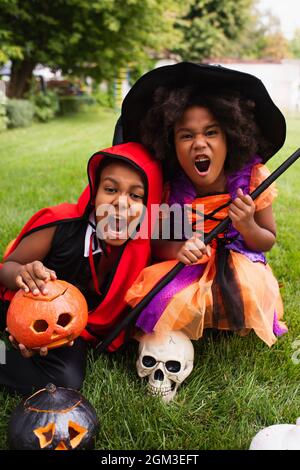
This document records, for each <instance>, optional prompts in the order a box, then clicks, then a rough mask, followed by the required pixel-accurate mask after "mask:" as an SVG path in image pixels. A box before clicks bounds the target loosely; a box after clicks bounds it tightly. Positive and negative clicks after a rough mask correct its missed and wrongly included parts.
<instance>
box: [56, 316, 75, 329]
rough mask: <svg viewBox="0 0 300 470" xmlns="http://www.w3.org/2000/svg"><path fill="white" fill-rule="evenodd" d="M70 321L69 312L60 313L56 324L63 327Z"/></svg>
mask: <svg viewBox="0 0 300 470" xmlns="http://www.w3.org/2000/svg"><path fill="white" fill-rule="evenodd" d="M71 321H72V315H70V314H69V313H61V314H60V315H59V317H58V320H57V325H59V326H62V327H63V328H65V327H66V326H68V324H69V323H70V322H71Z"/></svg>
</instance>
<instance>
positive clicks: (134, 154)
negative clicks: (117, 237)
mask: <svg viewBox="0 0 300 470" xmlns="http://www.w3.org/2000/svg"><path fill="white" fill-rule="evenodd" d="M104 157H112V158H113V159H114V160H115V159H120V160H125V161H127V162H128V163H130V164H131V165H133V166H134V167H135V168H136V169H138V170H139V171H140V172H141V173H142V174H143V176H144V179H145V181H146V182H147V187H146V191H145V200H146V202H145V204H146V206H147V213H146V215H145V216H144V217H143V219H142V221H141V224H140V230H139V233H137V234H136V236H135V237H134V238H133V239H129V240H128V241H126V242H125V244H124V245H123V246H122V248H123V249H122V250H121V254H120V258H119V262H118V264H117V267H116V270H115V272H114V273H112V277H111V278H110V282H109V285H108V286H107V288H106V289H105V292H104V293H103V294H102V296H101V297H99V304H98V306H97V307H96V308H94V309H93V310H91V311H90V312H89V320H88V325H87V328H86V329H85V330H84V331H83V333H82V336H83V337H84V339H86V340H87V341H90V342H92V343H94V344H96V343H97V342H98V341H99V340H100V339H101V338H103V337H104V336H105V335H106V334H107V333H108V332H109V331H110V330H111V329H112V328H113V327H114V325H115V324H116V323H117V322H118V320H119V318H121V317H122V316H123V315H126V308H128V306H127V304H126V303H125V301H124V295H125V293H126V292H127V290H128V289H129V287H130V286H131V284H132V283H133V282H134V281H135V279H136V278H137V276H138V274H139V273H140V272H141V270H142V269H143V268H144V267H145V266H146V265H147V264H148V262H149V260H150V237H151V233H152V232H153V229H154V226H153V225H154V223H155V220H156V215H155V211H154V210H153V205H154V204H156V205H157V206H158V205H159V204H160V202H161V197H162V174H161V168H160V164H159V163H158V162H157V161H155V160H154V159H153V158H152V157H151V155H150V154H149V153H148V151H147V150H146V149H145V148H144V147H143V146H142V145H141V144H138V143H134V142H129V143H126V144H121V145H115V146H113V147H110V148H107V149H105V150H101V151H99V152H97V153H95V154H94V155H93V156H92V157H91V158H90V160H89V162H88V168H87V171H88V178H89V185H88V186H87V187H86V188H85V190H84V191H83V193H82V194H81V196H80V197H79V199H78V202H77V204H69V203H63V204H59V205H58V206H53V207H48V208H45V209H41V210H40V211H38V212H37V213H36V214H34V215H33V216H32V217H31V219H30V220H29V221H28V222H27V223H26V225H25V226H24V228H23V229H22V231H21V233H20V234H19V236H18V237H17V238H16V240H15V241H14V243H13V244H12V245H11V246H10V247H9V249H8V251H7V252H6V254H5V257H6V256H8V255H9V254H11V253H12V252H13V251H14V250H15V248H16V247H17V246H18V245H19V243H20V242H21V240H22V239H23V238H25V237H26V236H28V235H29V234H31V233H33V232H35V231H37V230H41V229H44V228H46V227H49V226H51V225H57V224H62V223H65V222H69V221H76V220H78V221H80V222H82V221H84V220H86V221H88V218H89V215H90V213H91V212H92V211H93V209H94V198H95V195H96V191H97V188H95V176H96V170H97V168H98V166H99V163H100V162H101V160H102V159H103V158H104ZM151 208H152V211H151ZM151 212H152V217H151ZM139 234H142V235H143V236H142V237H139ZM82 249H83V248H82ZM82 256H83V254H82ZM1 266H2V265H1V264H0V269H1ZM14 294H15V292H12V291H9V290H8V289H6V288H4V286H2V285H1V284H0V300H2V301H5V300H6V301H7V300H8V301H10V300H11V299H12V297H13V296H14ZM123 341H124V333H123V334H122V335H120V336H119V337H118V338H116V340H115V341H114V342H113V343H112V344H111V345H110V347H109V350H110V351H114V350H116V349H117V348H118V347H119V346H120V345H121V344H122V343H123Z"/></svg>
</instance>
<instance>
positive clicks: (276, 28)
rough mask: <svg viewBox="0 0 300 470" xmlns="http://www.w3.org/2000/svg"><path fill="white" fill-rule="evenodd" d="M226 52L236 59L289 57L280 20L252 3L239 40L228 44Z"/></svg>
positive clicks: (269, 11) (277, 58) (279, 58)
mask: <svg viewBox="0 0 300 470" xmlns="http://www.w3.org/2000/svg"><path fill="white" fill-rule="evenodd" d="M227 53H228V55H229V56H230V57H234V58H237V59H265V60H281V59H283V58H285V57H289V48H288V41H287V39H286V38H285V37H284V35H283V33H282V32H281V25H280V20H279V18H277V17H276V16H274V14H273V13H272V12H271V10H266V11H265V12H264V13H261V11H259V10H258V9H257V7H256V5H255V4H254V5H253V8H252V10H251V12H250V15H249V17H248V21H247V24H246V26H245V28H244V30H243V31H242V33H241V35H240V38H239V41H238V42H232V43H230V44H229V47H228V49H227Z"/></svg>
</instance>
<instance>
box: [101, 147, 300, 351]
mask: <svg viewBox="0 0 300 470" xmlns="http://www.w3.org/2000/svg"><path fill="white" fill-rule="evenodd" d="M299 156H300V148H298V149H297V150H296V151H295V152H294V153H293V154H292V155H291V156H290V157H289V158H287V160H285V161H284V162H283V163H282V164H281V165H280V166H279V167H278V168H277V169H276V170H275V171H273V173H271V174H270V175H269V176H268V177H267V178H266V179H265V180H264V181H263V182H262V183H261V184H260V185H259V186H258V187H257V188H256V189H255V190H254V191H253V192H252V193H251V194H250V196H251V198H252V199H253V200H255V199H256V198H257V197H258V196H260V194H261V193H262V192H263V191H265V190H266V189H267V188H268V187H269V186H270V185H271V184H272V183H273V182H274V181H275V180H276V179H277V178H279V176H281V175H282V174H283V173H284V172H285V171H286V170H287V169H288V168H289V167H290V166H291V165H292V164H293V163H295V161H296V160H297V159H298V158H299ZM230 221H231V220H230V217H226V218H225V219H224V220H222V222H220V223H219V224H218V225H217V226H216V227H215V228H214V229H213V230H212V231H211V232H209V233H208V234H207V235H206V236H205V237H204V243H205V245H208V244H209V243H210V242H211V241H212V240H213V239H214V238H215V237H216V236H217V235H219V234H220V233H222V232H223V231H224V230H225V229H226V227H227V226H228V224H229V223H230ZM184 267H185V264H184V263H182V262H178V263H177V264H176V265H175V266H174V267H173V268H172V269H171V271H169V272H168V273H167V274H166V275H165V277H164V278H163V279H161V281H159V283H158V284H156V286H154V288H153V289H152V290H151V291H150V292H148V294H147V295H146V296H145V297H144V298H143V299H142V300H141V302H140V303H138V304H137V305H136V306H135V308H134V309H132V310H131V312H129V314H128V315H127V316H126V317H125V318H123V319H122V320H121V321H120V322H119V323H118V324H117V325H116V327H115V328H114V329H113V330H112V331H111V332H110V333H109V334H108V335H107V336H106V338H104V340H103V341H101V342H100V343H98V344H97V346H96V350H97V351H98V352H99V353H101V352H102V351H104V350H105V349H106V348H107V347H108V346H109V345H110V343H111V342H112V341H113V340H114V339H115V338H116V337H117V336H118V335H119V334H120V333H121V331H122V330H124V328H126V327H127V326H128V325H130V324H132V323H133V322H135V321H136V320H137V318H138V316H139V314H140V313H141V311H142V310H143V309H144V308H145V307H146V306H147V305H148V304H149V302H151V300H152V299H153V297H155V296H156V294H158V292H160V291H161V290H162V289H163V288H164V287H165V286H166V285H167V284H168V283H169V282H170V281H172V279H174V277H175V276H176V275H177V274H178V273H179V272H180V271H181V270H182V269H183V268H184Z"/></svg>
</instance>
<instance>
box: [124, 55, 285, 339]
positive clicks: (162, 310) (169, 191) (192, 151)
mask: <svg viewBox="0 0 300 470" xmlns="http://www.w3.org/2000/svg"><path fill="white" fill-rule="evenodd" d="M151 84H152V85H151ZM143 93H144V95H145V96H144V103H146V105H144V108H142V106H141V105H140V106H139V105H138V102H139V103H141V102H142V97H143ZM137 99H138V101H136V100H137ZM125 101H126V102H124V105H123V110H122V125H123V132H124V137H125V139H126V138H128V136H132V135H133V134H134V132H136V131H134V122H133V117H132V113H133V111H134V112H135V113H136V114H137V115H138V119H141V116H142V114H143V115H144V118H143V119H141V126H140V128H139V131H138V132H139V134H138V135H135V138H136V139H139V140H140V141H141V142H143V143H144V145H145V146H147V147H148V148H149V150H151V151H152V152H153V153H154V155H155V156H156V157H157V158H158V159H161V160H163V161H164V162H165V166H164V168H165V170H166V175H168V182H167V184H166V188H165V189H166V191H165V201H166V202H167V203H168V204H169V205H172V204H174V203H177V204H179V205H180V206H182V207H183V206H185V208H186V209H187V215H188V217H189V220H190V222H191V223H192V227H193V236H192V237H191V238H189V239H187V240H186V239H184V237H181V239H180V240H178V239H177V240H174V239H173V240H163V239H160V240H157V241H154V244H153V245H154V246H153V252H154V256H156V257H157V258H158V259H160V260H165V261H164V262H161V263H158V264H155V265H154V266H151V267H148V268H145V269H144V270H143V271H142V272H141V274H140V275H139V277H138V279H137V280H136V281H135V283H134V284H133V285H132V286H131V288H130V289H129V291H128V293H127V296H126V300H127V301H128V303H129V304H130V305H131V306H135V305H136V304H137V303H139V302H140V301H141V300H142V298H143V297H145V295H146V294H147V293H148V292H149V291H150V290H151V289H152V288H153V287H154V286H155V285H156V284H157V283H158V282H159V280H160V279H162V278H163V277H164V276H165V275H166V274H167V273H168V272H169V271H170V270H171V269H172V268H173V267H174V266H175V264H177V262H178V260H179V261H181V262H183V263H184V264H185V265H186V266H185V267H184V268H183V269H182V270H181V272H180V273H178V274H177V276H176V277H175V278H174V279H173V280H172V281H171V282H170V283H169V284H168V285H167V286H165V287H164V288H163V289H162V290H161V291H160V292H159V293H158V294H157V295H156V296H155V297H154V298H153V299H152V300H151V301H150V303H149V304H148V305H147V307H145V309H144V310H143V311H142V313H141V314H140V317H139V319H138V321H137V326H138V327H139V328H140V329H141V330H142V331H143V332H145V333H149V332H152V331H153V330H154V331H157V332H159V331H166V330H181V331H183V332H184V333H185V334H187V336H188V337H189V338H190V339H198V338H200V337H201V336H202V334H203V330H204V329H205V328H217V329H220V330H231V331H236V332H237V333H239V334H240V335H245V334H247V333H248V332H250V331H251V330H254V331H255V333H256V334H257V335H258V336H259V337H260V338H261V339H262V340H263V341H264V342H265V343H266V344H267V345H268V346H271V345H272V344H273V343H274V342H275V341H276V336H278V335H280V334H282V333H284V332H285V331H286V327H285V325H284V324H283V323H282V322H281V321H280V319H281V318H282V316H283V305H282V300H281V296H280V293H279V287H278V283H277V280H276V279H275V277H274V275H273V273H272V270H271V268H270V266H269V264H268V263H267V261H266V258H265V255H264V252H267V251H269V250H270V249H271V248H272V246H273V245H274V243H275V240H276V227H275V221H274V217H273V213H272V201H273V199H274V198H275V197H276V194H277V192H276V188H275V187H274V185H272V186H271V187H269V188H268V189H267V190H266V191H265V192H264V193H262V194H261V196H259V197H258V198H257V199H256V200H255V202H254V201H253V200H252V199H251V197H250V196H249V193H251V192H252V191H253V190H254V189H255V188H256V187H257V186H258V185H259V184H260V183H261V182H262V181H263V180H264V179H265V178H266V177H267V176H268V175H269V171H268V170H267V168H266V166H265V165H264V163H265V162H266V161H267V160H268V159H269V158H270V157H271V156H272V155H273V154H274V153H276V152H277V151H278V150H279V148H280V147H281V146H282V145H283V143H284V140H285V120H284V117H283V115H282V114H281V113H280V111H279V110H278V108H277V107H276V106H275V105H274V103H273V102H272V100H271V98H270V96H269V95H268V93H267V91H266V89H265V87H264V86H263V84H262V83H261V82H260V80H258V79H257V78H256V77H254V76H252V75H248V74H244V73H241V72H237V71H233V70H230V69H226V68H223V67H218V66H208V65H196V64H192V63H181V64H177V65H173V66H167V67H162V68H160V69H156V70H154V71H152V72H149V73H148V74H147V75H146V76H144V77H142V78H141V79H140V81H139V82H137V84H136V85H135V88H134V87H133V89H132V90H131V92H130V93H129V95H127V98H126V100H125ZM157 136H160V138H159V139H158V138H157ZM199 208H200V209H201V210H200V211H199ZM227 216H229V217H230V219H231V225H230V226H229V229H227V230H226V231H225V232H224V233H222V234H221V235H220V236H218V237H217V238H216V239H214V240H213V242H212V243H211V244H210V245H209V246H205V245H204V243H203V241H202V240H201V237H200V233H201V229H202V228H204V233H208V232H210V231H211V230H212V229H213V228H214V227H215V226H216V225H217V224H218V223H219V222H220V221H221V220H223V219H224V218H225V217H227ZM175 217H176V216H175ZM203 218H204V222H203ZM162 221H163V222H162V224H161V227H164V225H165V224H167V225H169V224H170V220H169V218H168V215H165V216H164V217H163V219H162ZM173 222H175V225H177V224H178V222H180V223H181V220H180V221H178V220H175V221H173ZM202 222H203V224H202ZM175 228H176V227H175ZM177 228H178V227H177ZM199 229H200V230H199ZM161 232H162V233H163V231H161ZM202 235H203V233H202ZM202 239H203V238H202Z"/></svg>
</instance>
